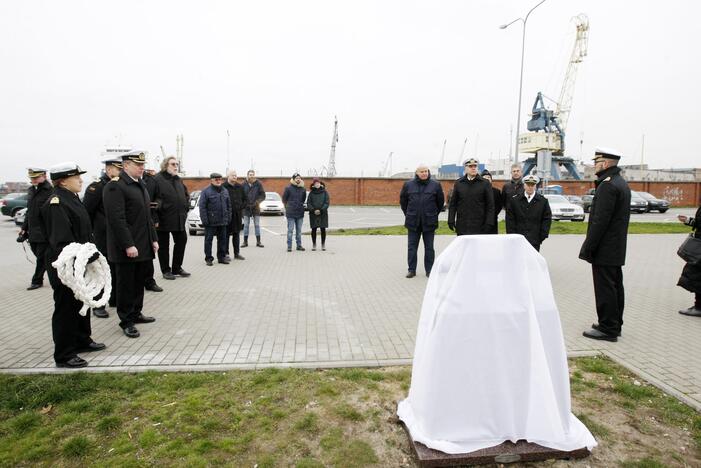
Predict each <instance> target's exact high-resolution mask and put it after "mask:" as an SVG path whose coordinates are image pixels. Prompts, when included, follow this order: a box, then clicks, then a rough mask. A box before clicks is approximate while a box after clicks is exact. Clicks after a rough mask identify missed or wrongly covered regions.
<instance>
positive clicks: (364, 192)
mask: <svg viewBox="0 0 701 468" xmlns="http://www.w3.org/2000/svg"><path fill="white" fill-rule="evenodd" d="M183 180H184V182H185V185H187V188H188V190H189V191H191V192H192V191H193V190H201V189H202V188H204V187H206V186H207V185H208V184H209V179H206V178H201V177H186V178H184V179H183ZM239 180H241V179H239ZM260 181H261V182H262V183H263V186H264V187H265V190H266V191H268V192H277V193H279V194H280V195H282V192H283V191H284V190H285V187H286V186H287V185H288V184H289V183H290V180H289V179H288V178H286V177H261V178H260ZM304 182H305V184H306V186H307V189H308V187H309V185H310V184H311V179H305V181H304ZM404 182H405V181H404V180H403V179H382V178H358V177H353V178H348V177H334V178H332V179H324V183H325V184H326V189H327V190H328V192H329V195H330V196H331V204H332V205H399V191H400V190H401V189H402V185H403V184H404ZM440 182H441V185H443V191H444V192H445V194H446V196H447V195H448V192H449V191H450V189H451V188H452V187H453V181H452V180H441V181H440ZM503 184H504V181H501V180H495V181H494V186H495V187H498V188H501V186H502V185H503ZM557 184H558V185H561V186H562V189H563V190H564V192H565V194H566V195H582V194H584V193H586V191H587V190H589V189H590V188H593V187H594V182H590V181H574V180H568V181H560V182H557ZM628 184H629V185H630V188H631V189H632V190H638V191H641V192H650V193H651V194H653V195H654V196H656V197H661V198H664V199H666V200H669V201H670V203H671V204H672V206H697V205H698V204H699V198H700V197H701V183H699V182H628Z"/></svg>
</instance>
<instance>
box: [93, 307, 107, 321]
mask: <svg viewBox="0 0 701 468" xmlns="http://www.w3.org/2000/svg"><path fill="white" fill-rule="evenodd" d="M92 314H93V315H94V316H95V317H97V318H108V317H109V316H110V314H109V312H107V311H106V310H105V308H104V307H98V308H97V309H93V310H92Z"/></svg>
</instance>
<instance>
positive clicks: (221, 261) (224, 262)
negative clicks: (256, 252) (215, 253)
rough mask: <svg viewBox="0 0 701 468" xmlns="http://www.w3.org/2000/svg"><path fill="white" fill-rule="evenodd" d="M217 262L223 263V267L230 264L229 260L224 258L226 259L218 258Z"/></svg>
mask: <svg viewBox="0 0 701 468" xmlns="http://www.w3.org/2000/svg"><path fill="white" fill-rule="evenodd" d="M218 262H219V263H223V264H224V265H228V264H229V263H231V260H229V259H228V258H226V257H223V258H220V259H219V260H218Z"/></svg>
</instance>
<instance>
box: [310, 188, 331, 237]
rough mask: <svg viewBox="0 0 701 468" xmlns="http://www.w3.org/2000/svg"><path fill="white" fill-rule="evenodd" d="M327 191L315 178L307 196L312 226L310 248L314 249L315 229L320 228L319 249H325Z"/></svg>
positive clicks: (327, 212) (327, 211)
mask: <svg viewBox="0 0 701 468" xmlns="http://www.w3.org/2000/svg"><path fill="white" fill-rule="evenodd" d="M329 202H330V199H329V192H327V191H326V185H324V183H323V182H322V181H320V180H319V179H317V178H314V181H313V182H312V188H311V190H310V191H309V195H308V196H307V210H309V226H310V227H311V228H312V250H316V230H317V229H320V230H321V250H326V228H327V227H329Z"/></svg>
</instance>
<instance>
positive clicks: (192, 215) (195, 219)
mask: <svg viewBox="0 0 701 468" xmlns="http://www.w3.org/2000/svg"><path fill="white" fill-rule="evenodd" d="M195 193H196V194H197V195H196V196H195V197H194V198H193V194H195ZM199 195H200V191H199V190H198V191H196V192H192V193H191V194H190V207H191V208H192V209H191V210H190V211H189V212H188V214H187V220H186V221H185V224H186V225H187V231H188V232H189V233H190V235H191V236H196V235H197V234H199V233H202V234H204V226H203V225H202V220H201V219H200V196H199Z"/></svg>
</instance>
